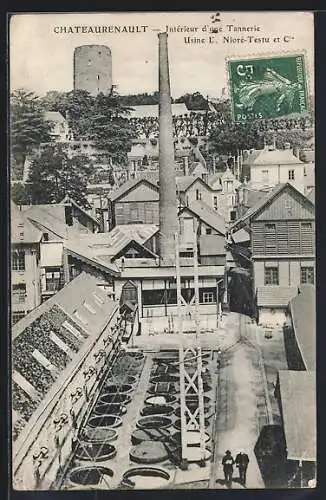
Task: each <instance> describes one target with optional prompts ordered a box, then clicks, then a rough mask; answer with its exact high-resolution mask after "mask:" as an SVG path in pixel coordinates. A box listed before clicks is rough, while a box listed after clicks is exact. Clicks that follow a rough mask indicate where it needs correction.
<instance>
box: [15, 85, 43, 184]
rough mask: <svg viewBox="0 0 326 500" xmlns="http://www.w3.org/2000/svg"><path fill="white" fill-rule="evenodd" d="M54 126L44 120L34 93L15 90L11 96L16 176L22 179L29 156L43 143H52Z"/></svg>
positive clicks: (37, 98)
mask: <svg viewBox="0 0 326 500" xmlns="http://www.w3.org/2000/svg"><path fill="white" fill-rule="evenodd" d="M51 127H52V124H51V123H50V122H48V121H46V120H45V119H44V113H43V109H42V106H41V103H40V99H39V97H38V96H36V95H35V93H34V92H27V91H26V90H24V89H19V90H15V91H14V92H12V94H11V96H10V138H11V153H12V158H13V163H12V168H13V169H14V176H15V177H16V178H17V179H21V178H22V176H23V170H24V164H25V160H26V157H27V155H28V154H30V153H32V152H33V151H34V150H35V148H38V147H39V145H40V144H41V142H49V141H50V131H51Z"/></svg>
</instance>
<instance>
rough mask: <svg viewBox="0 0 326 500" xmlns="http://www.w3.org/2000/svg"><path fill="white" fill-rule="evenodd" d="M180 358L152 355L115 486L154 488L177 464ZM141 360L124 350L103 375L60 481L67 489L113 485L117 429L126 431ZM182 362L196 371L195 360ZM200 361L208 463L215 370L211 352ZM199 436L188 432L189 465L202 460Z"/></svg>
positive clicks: (167, 481)
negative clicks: (122, 469)
mask: <svg viewBox="0 0 326 500" xmlns="http://www.w3.org/2000/svg"><path fill="white" fill-rule="evenodd" d="M178 360H179V353H178V351H165V352H160V353H158V354H157V356H154V358H153V363H152V367H151V372H150V377H149V384H148V387H147V392H146V393H145V395H144V400H143V407H142V408H141V410H140V412H139V415H138V418H137V421H136V426H135V428H134V430H133V431H132V433H131V436H130V450H129V459H130V462H129V465H130V468H128V469H127V470H126V471H125V472H123V474H122V475H121V478H119V479H118V481H119V486H118V488H119V489H149V488H150V489H157V488H166V487H169V485H171V481H172V479H173V477H174V474H175V471H176V468H177V467H178V466H179V465H180V462H181V418H180V417H181V415H180V379H179V364H178ZM144 361H145V356H144V355H143V354H142V353H122V354H121V355H120V357H119V358H118V360H117V362H116V363H115V365H114V367H113V369H112V371H111V373H110V374H109V376H107V377H106V380H105V381H104V382H103V385H102V386H101V389H100V391H99V395H98V397H97V399H96V401H95V403H94V404H93V406H92V408H91V409H90V412H89V414H88V415H87V418H86V420H85V423H84V424H83V426H82V428H81V430H80V431H79V433H78V437H77V439H76V441H75V443H74V446H73V456H72V458H71V461H70V463H69V467H68V472H67V474H66V476H65V481H64V484H63V487H64V488H65V489H72V488H78V489H90V488H102V489H111V488H112V478H113V477H114V474H115V465H116V461H117V460H118V458H119V457H118V456H117V451H118V450H117V449H116V446H115V441H116V440H117V438H118V436H119V433H123V432H124V426H123V423H124V419H125V418H128V412H129V406H130V403H131V401H132V399H133V397H134V391H135V389H136V387H137V385H138V382H139V377H140V376H141V373H142V369H143V366H144ZM186 362H187V363H188V371H189V369H190V370H191V369H193V370H194V371H195V369H196V360H193V359H190V360H189V361H187V360H186ZM202 364H203V369H204V373H203V389H204V409H205V427H206V432H205V443H206V454H205V460H206V461H209V460H210V458H211V454H212V452H211V435H212V424H213V421H214V418H213V417H214V414H215V397H214V395H215V390H214V380H212V375H211V373H213V372H215V371H214V370H213V371H212V369H211V368H212V360H211V352H206V353H203V361H202ZM135 397H136V396H135ZM137 397H140V396H139V395H137ZM187 405H188V406H191V405H193V407H196V405H198V396H197V395H196V394H195V392H194V393H191V391H190V392H189V394H187ZM198 418H199V416H198ZM199 436H200V433H199V430H197V429H193V430H191V431H189V437H188V440H189V441H190V444H189V454H188V462H189V463H192V462H199V460H200V453H199V452H200V448H199ZM189 438H190V439H189ZM133 464H137V466H135V465H133ZM158 464H160V465H159V466H158ZM115 479H116V478H115Z"/></svg>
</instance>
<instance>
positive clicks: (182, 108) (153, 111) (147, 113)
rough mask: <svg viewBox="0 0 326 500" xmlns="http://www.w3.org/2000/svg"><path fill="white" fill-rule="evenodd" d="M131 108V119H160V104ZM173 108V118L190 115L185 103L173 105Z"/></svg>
mask: <svg viewBox="0 0 326 500" xmlns="http://www.w3.org/2000/svg"><path fill="white" fill-rule="evenodd" d="M130 107H131V111H130V118H158V104H143V105H138V106H130ZM171 107H172V115H173V116H178V115H186V114H187V113H189V111H188V109H187V106H186V105H185V104H184V103H177V104H172V105H171Z"/></svg>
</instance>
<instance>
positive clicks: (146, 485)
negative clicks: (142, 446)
mask: <svg viewBox="0 0 326 500" xmlns="http://www.w3.org/2000/svg"><path fill="white" fill-rule="evenodd" d="M170 480H171V479H170V474H169V473H168V472H167V471H165V470H164V469H159V468H156V467H155V468H154V467H137V468H136V467H135V468H133V469H129V470H128V471H126V472H125V473H124V474H123V476H122V483H123V484H125V485H126V486H129V487H130V488H131V489H135V490H151V489H153V490H154V489H160V488H167V487H168V485H169V482H170Z"/></svg>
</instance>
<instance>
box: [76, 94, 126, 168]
mask: <svg viewBox="0 0 326 500" xmlns="http://www.w3.org/2000/svg"><path fill="white" fill-rule="evenodd" d="M128 111H129V108H126V107H125V106H122V105H121V103H120V100H119V98H118V97H114V96H107V95H104V94H99V95H98V96H96V98H95V102H94V106H93V109H92V113H91V115H90V116H88V118H87V128H85V130H84V134H85V137H86V138H87V139H88V140H90V141H92V142H93V143H94V145H95V147H96V148H98V149H99V150H100V152H101V157H102V159H105V158H106V159H107V160H108V161H109V162H110V163H111V164H112V162H113V163H119V164H126V161H127V153H128V151H130V150H131V140H132V138H133V137H135V133H134V131H133V130H132V129H131V128H130V125H129V121H128V120H127V118H126V116H127V114H128Z"/></svg>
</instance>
